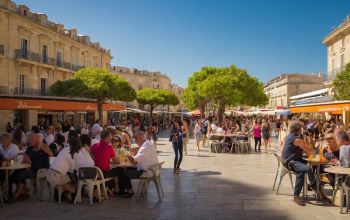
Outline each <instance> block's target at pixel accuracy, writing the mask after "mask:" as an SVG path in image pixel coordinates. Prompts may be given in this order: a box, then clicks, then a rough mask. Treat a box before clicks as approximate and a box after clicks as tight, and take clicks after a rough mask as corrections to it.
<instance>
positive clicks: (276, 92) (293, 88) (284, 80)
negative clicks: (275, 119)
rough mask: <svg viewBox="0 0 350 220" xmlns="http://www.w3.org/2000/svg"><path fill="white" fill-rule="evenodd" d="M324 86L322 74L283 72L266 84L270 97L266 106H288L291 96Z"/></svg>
mask: <svg viewBox="0 0 350 220" xmlns="http://www.w3.org/2000/svg"><path fill="white" fill-rule="evenodd" d="M322 88H324V83H323V76H322V75H321V74H300V73H294V74H281V75H279V76H278V77H275V78H273V79H271V80H270V81H268V82H267V83H266V84H265V85H264V91H265V93H266V95H267V96H268V97H269V104H268V105H267V106H266V108H270V109H283V108H288V107H289V106H290V105H291V103H290V97H291V96H296V95H299V94H302V93H306V92H311V91H314V90H319V89H322Z"/></svg>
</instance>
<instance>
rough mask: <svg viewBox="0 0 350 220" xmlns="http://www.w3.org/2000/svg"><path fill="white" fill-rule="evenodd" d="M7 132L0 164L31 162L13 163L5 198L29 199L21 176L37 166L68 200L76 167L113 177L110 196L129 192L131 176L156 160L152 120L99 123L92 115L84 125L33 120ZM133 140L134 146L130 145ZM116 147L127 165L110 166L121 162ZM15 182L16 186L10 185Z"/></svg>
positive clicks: (30, 173) (0, 173)
mask: <svg viewBox="0 0 350 220" xmlns="http://www.w3.org/2000/svg"><path fill="white" fill-rule="evenodd" d="M7 132H8V133H4V134H2V135H1V145H0V162H1V165H3V164H4V163H5V164H10V162H11V163H12V161H14V163H25V164H30V169H18V170H15V171H14V172H13V173H12V174H11V175H10V178H9V179H10V180H9V184H8V186H7V187H8V189H7V190H8V192H9V198H10V199H9V200H8V202H16V201H21V200H25V199H28V198H29V190H28V188H27V186H26V184H25V183H26V180H27V179H35V177H36V175H37V172H38V170H40V169H47V174H46V179H47V181H48V182H49V183H50V184H52V185H60V186H62V187H63V191H64V195H65V196H64V197H65V199H66V201H67V202H68V203H71V202H73V200H74V198H75V194H76V193H77V191H76V189H77V186H76V185H77V182H76V178H75V177H74V175H75V176H76V175H77V174H76V171H78V170H79V168H82V167H94V166H96V167H98V168H99V169H100V170H101V171H102V173H103V175H104V177H105V178H112V180H111V181H108V182H107V183H106V185H107V186H108V189H109V192H108V193H109V195H110V196H120V197H123V198H129V197H131V196H132V195H133V189H132V186H131V182H130V180H131V179H137V178H139V177H140V176H141V175H143V174H144V173H146V172H147V170H148V168H149V167H150V166H152V165H154V164H156V163H158V157H157V152H156V145H155V144H156V139H157V133H158V127H157V125H156V124H150V125H148V126H142V128H141V126H139V127H133V128H131V127H130V124H128V123H127V122H123V123H121V126H112V125H107V126H104V127H102V126H101V125H100V122H99V121H98V120H97V121H96V122H95V123H94V124H93V125H92V126H91V127H90V126H89V125H85V126H84V127H82V128H81V129H76V128H75V127H74V126H72V124H71V122H70V121H65V122H64V123H62V124H61V123H55V124H54V125H51V126H48V127H47V128H46V129H44V128H42V127H40V126H32V129H31V131H28V132H25V131H24V129H23V127H22V125H21V124H17V125H16V126H15V127H14V128H12V129H10V128H9V129H8V130H7ZM133 142H134V143H135V144H136V145H137V146H132V143H133ZM120 152H123V156H124V157H126V158H128V161H129V162H130V163H131V164H132V165H133V166H132V167H128V168H124V167H123V168H122V167H119V166H114V165H118V164H120V162H121V161H120V155H118V153H120ZM50 161H51V162H50ZM4 181H5V172H4V171H0V183H1V184H0V186H3V185H4V184H3V183H4ZM14 184H16V189H15V191H13V189H12V186H13V185H14Z"/></svg>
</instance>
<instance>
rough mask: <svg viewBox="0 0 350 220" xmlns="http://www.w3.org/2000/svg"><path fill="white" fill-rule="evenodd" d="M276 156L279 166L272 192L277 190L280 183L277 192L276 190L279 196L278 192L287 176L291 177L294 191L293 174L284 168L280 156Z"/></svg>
mask: <svg viewBox="0 0 350 220" xmlns="http://www.w3.org/2000/svg"><path fill="white" fill-rule="evenodd" d="M274 156H275V158H276V159H277V162H278V165H277V172H276V177H275V182H274V183H273V187H272V191H274V190H275V186H276V182H277V181H278V186H277V190H276V195H277V194H278V190H279V188H280V185H281V182H282V179H283V177H284V176H285V175H286V174H288V175H289V178H290V184H291V185H292V188H293V189H294V186H293V181H292V172H291V171H290V170H289V169H287V168H286V167H284V166H283V164H282V161H281V157H280V156H278V155H277V154H276V153H275V154H274Z"/></svg>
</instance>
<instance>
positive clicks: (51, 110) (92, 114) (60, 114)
mask: <svg viewBox="0 0 350 220" xmlns="http://www.w3.org/2000/svg"><path fill="white" fill-rule="evenodd" d="M124 109H125V107H124V106H123V105H120V104H115V103H106V104H104V105H103V110H104V115H105V117H104V124H105V123H106V122H107V115H108V112H110V111H121V110H124ZM96 115H98V114H97V105H96V103H94V102H93V100H83V99H69V100H68V99H59V98H55V99H54V98H52V99H50V98H45V99H44V98H43V99H39V98H21V97H16V98H7V97H4V98H0V125H1V127H0V132H3V131H4V130H5V126H6V124H7V122H10V123H11V124H12V125H14V124H16V123H18V122H20V123H22V124H23V125H24V126H25V129H29V128H30V127H31V126H32V125H37V124H38V123H39V122H43V123H44V124H46V125H52V124H54V123H55V122H56V121H64V120H68V119H69V120H71V121H72V122H73V123H74V125H75V126H76V127H80V126H81V125H82V124H84V123H90V124H91V123H93V122H94V121H95V119H96V118H97V117H96Z"/></svg>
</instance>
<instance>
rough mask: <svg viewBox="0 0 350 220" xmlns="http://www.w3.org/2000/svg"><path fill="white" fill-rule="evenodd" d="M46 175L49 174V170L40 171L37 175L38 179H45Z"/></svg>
mask: <svg viewBox="0 0 350 220" xmlns="http://www.w3.org/2000/svg"><path fill="white" fill-rule="evenodd" d="M46 173H47V169H45V168H42V169H39V170H38V171H37V173H36V179H45V178H46Z"/></svg>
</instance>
